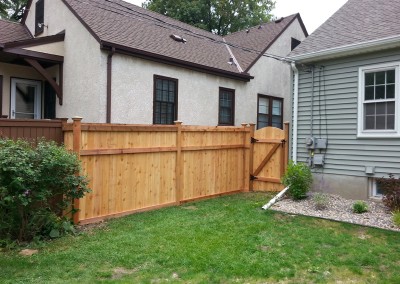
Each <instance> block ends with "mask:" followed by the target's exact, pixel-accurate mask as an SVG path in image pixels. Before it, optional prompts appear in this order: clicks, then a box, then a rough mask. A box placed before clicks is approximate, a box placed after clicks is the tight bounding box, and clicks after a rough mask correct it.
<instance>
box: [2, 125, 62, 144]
mask: <svg viewBox="0 0 400 284" xmlns="http://www.w3.org/2000/svg"><path fill="white" fill-rule="evenodd" d="M62 125H63V120H20V119H0V137H1V138H11V139H26V140H29V141H35V140H37V139H40V138H44V139H46V140H53V141H56V142H57V143H58V144H61V143H63V142H64V134H63V130H62Z"/></svg>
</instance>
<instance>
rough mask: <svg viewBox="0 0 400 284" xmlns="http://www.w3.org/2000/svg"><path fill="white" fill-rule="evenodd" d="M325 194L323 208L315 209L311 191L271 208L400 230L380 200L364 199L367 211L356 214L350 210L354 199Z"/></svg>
mask: <svg viewBox="0 0 400 284" xmlns="http://www.w3.org/2000/svg"><path fill="white" fill-rule="evenodd" d="M326 196H327V198H328V203H327V206H326V209H324V210H316V209H315V202H314V200H313V198H312V197H313V194H312V193H311V194H310V196H308V197H307V198H306V199H303V200H300V201H293V200H291V199H289V198H284V199H281V200H280V201H278V202H277V203H275V204H274V205H273V206H272V207H271V209H273V210H276V211H281V212H285V213H290V214H298V215H305V216H312V217H319V218H324V219H329V220H335V221H341V222H347V223H352V224H359V225H364V226H369V227H376V228H381V229H387V230H392V231H398V232H400V228H399V227H396V225H395V224H394V223H393V220H392V214H391V213H390V211H389V210H387V209H386V207H385V206H384V205H383V204H382V202H379V201H372V200H369V201H366V203H367V204H368V212H365V213H362V214H356V213H353V211H352V208H353V204H354V202H355V201H354V200H348V199H345V198H343V197H341V196H338V195H330V194H326Z"/></svg>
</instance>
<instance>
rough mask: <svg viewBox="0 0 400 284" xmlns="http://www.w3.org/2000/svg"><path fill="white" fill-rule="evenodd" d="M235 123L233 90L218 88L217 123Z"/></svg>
mask: <svg viewBox="0 0 400 284" xmlns="http://www.w3.org/2000/svg"><path fill="white" fill-rule="evenodd" d="M234 124H235V90H232V89H225V88H219V112H218V125H234Z"/></svg>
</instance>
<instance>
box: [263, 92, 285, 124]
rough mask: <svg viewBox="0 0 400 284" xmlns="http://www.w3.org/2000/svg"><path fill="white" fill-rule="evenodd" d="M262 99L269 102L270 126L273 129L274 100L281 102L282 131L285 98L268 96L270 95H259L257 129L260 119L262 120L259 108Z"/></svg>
mask: <svg viewBox="0 0 400 284" xmlns="http://www.w3.org/2000/svg"><path fill="white" fill-rule="evenodd" d="M260 97H261V98H267V99H268V100H269V105H268V108H269V109H268V116H269V120H268V121H269V123H268V126H269V127H272V100H279V101H281V102H282V115H281V125H282V129H283V103H284V99H283V98H279V97H274V96H268V95H264V94H257V129H260V128H259V126H258V125H259V123H258V122H259V121H260V120H259V119H260V113H259V107H260Z"/></svg>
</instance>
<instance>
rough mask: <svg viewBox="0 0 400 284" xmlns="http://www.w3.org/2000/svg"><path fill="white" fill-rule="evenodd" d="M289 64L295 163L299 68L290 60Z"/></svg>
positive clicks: (294, 159) (293, 156)
mask: <svg viewBox="0 0 400 284" xmlns="http://www.w3.org/2000/svg"><path fill="white" fill-rule="evenodd" d="M291 65H292V70H293V74H294V88H293V143H292V160H293V162H294V163H297V117H298V112H299V70H298V69H297V67H296V63H295V62H292V63H291Z"/></svg>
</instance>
